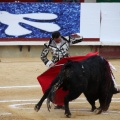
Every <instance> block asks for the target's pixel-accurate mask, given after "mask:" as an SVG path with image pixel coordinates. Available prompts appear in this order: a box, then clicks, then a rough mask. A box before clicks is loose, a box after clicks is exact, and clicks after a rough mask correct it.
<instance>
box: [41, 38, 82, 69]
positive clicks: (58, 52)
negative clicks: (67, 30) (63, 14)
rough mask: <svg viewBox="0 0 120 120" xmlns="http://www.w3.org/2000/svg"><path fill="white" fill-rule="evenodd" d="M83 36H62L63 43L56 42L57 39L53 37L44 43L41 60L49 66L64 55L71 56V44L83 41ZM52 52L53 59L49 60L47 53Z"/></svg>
mask: <svg viewBox="0 0 120 120" xmlns="http://www.w3.org/2000/svg"><path fill="white" fill-rule="evenodd" d="M82 40H83V37H79V38H73V37H71V36H69V37H63V36H61V43H59V44H56V43H55V41H54V40H53V39H52V38H51V39H50V40H49V41H48V42H46V43H45V44H44V48H43V50H42V53H41V60H42V61H43V62H44V64H45V65H47V66H48V67H49V65H50V64H51V63H55V62H57V61H59V60H60V59H61V58H63V57H68V56H69V46H70V45H71V44H75V43H78V42H81V41H82ZM49 52H51V54H52V60H48V58H47V55H48V53H49Z"/></svg>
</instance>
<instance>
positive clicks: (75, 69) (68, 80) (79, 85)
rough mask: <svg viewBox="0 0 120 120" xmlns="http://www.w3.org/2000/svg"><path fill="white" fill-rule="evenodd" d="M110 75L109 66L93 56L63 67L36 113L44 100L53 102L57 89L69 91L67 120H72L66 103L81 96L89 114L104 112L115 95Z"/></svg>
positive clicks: (36, 106) (36, 108)
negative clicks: (85, 102)
mask: <svg viewBox="0 0 120 120" xmlns="http://www.w3.org/2000/svg"><path fill="white" fill-rule="evenodd" d="M111 75H112V72H111V69H110V66H109V63H108V62H107V61H106V60H105V59H104V58H103V57H101V56H92V57H89V58H88V59H86V60H83V61H80V62H76V61H69V62H67V63H66V64H65V65H63V67H62V69H61V71H60V73H59V74H58V76H57V77H56V78H55V79H54V80H53V82H52V83H51V85H50V87H49V88H48V89H47V90H46V92H45V93H44V95H43V97H42V98H41V100H40V101H39V102H38V103H37V105H35V110H36V111H38V110H39V109H40V107H41V105H42V103H43V101H44V100H45V99H46V98H47V99H48V101H53V100H54V94H55V91H56V89H59V88H62V89H63V90H68V91H69V92H68V94H67V95H66V96H65V97H64V106H65V115H66V116H67V117H70V116H71V113H70V110H69V102H70V101H72V100H74V99H76V98H78V97H79V96H80V95H81V94H82V93H83V94H84V95H85V97H86V98H87V100H88V102H89V103H90V105H91V106H92V109H91V110H92V111H95V112H96V113H101V112H102V111H106V110H108V108H109V106H110V103H111V99H112V96H113V94H115V93H117V91H116V89H115V87H114V82H113V80H112V76H111ZM56 86H57V87H56ZM96 100H99V104H100V106H99V107H98V108H96V106H95V101H96ZM48 103H49V102H48ZM49 109H50V106H49V105H48V110H49Z"/></svg>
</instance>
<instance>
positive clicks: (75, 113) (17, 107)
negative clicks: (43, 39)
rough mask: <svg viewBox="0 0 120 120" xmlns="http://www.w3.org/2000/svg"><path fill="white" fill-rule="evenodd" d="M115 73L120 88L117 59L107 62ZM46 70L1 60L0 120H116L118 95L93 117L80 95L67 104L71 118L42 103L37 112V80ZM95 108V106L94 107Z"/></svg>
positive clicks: (41, 66)
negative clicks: (49, 109) (105, 108)
mask: <svg viewBox="0 0 120 120" xmlns="http://www.w3.org/2000/svg"><path fill="white" fill-rule="evenodd" d="M109 61H110V62H111V63H112V64H113V65H114V66H115V67H116V69H117V71H113V73H114V75H115V77H116V82H117V84H118V85H119V88H120V59H119V60H118V59H117V60H109ZM46 69H47V68H46V67H45V66H44V64H43V63H42V62H41V61H40V59H19V60H18V59H1V62H0V120H68V119H70V120H73V119H74V120H75V119H76V120H77V119H79V120H120V94H117V95H114V96H113V99H112V103H111V105H110V108H109V110H108V111H107V112H105V113H102V114H100V115H95V114H94V113H92V112H90V109H91V107H90V105H89V104H88V102H87V101H86V99H85V97H84V96H83V95H81V96H80V97H79V98H78V99H77V100H75V101H72V102H71V103H70V110H71V113H72V118H66V117H65V116H64V110H54V106H53V107H52V109H51V112H49V111H48V110H47V107H46V103H45V102H44V104H43V105H42V107H41V109H40V111H39V112H35V111H34V105H35V104H36V103H37V102H38V101H39V99H40V98H41V96H42V91H41V87H40V85H39V83H38V81H37V79H36V78H37V76H39V75H40V74H41V73H43V72H44V71H45V70H46ZM97 104H98V103H97Z"/></svg>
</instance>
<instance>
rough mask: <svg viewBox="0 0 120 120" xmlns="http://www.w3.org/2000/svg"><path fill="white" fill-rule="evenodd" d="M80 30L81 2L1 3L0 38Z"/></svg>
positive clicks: (36, 35)
mask: <svg viewBox="0 0 120 120" xmlns="http://www.w3.org/2000/svg"><path fill="white" fill-rule="evenodd" d="M53 31H60V32H61V34H62V35H63V36H67V35H70V34H72V33H80V3H38V2H37V3H0V38H49V37H51V33H52V32H53Z"/></svg>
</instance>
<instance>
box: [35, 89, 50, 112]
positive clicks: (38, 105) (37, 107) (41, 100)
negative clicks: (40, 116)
mask: <svg viewBox="0 0 120 120" xmlns="http://www.w3.org/2000/svg"><path fill="white" fill-rule="evenodd" d="M49 92H50V88H49V89H47V90H46V92H45V93H44V95H43V96H42V98H41V99H40V101H39V102H38V103H37V104H36V105H35V107H34V110H35V111H36V112H38V111H39V109H40V108H41V105H42V103H43V102H44V100H45V99H46V98H47V96H48V95H49Z"/></svg>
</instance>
